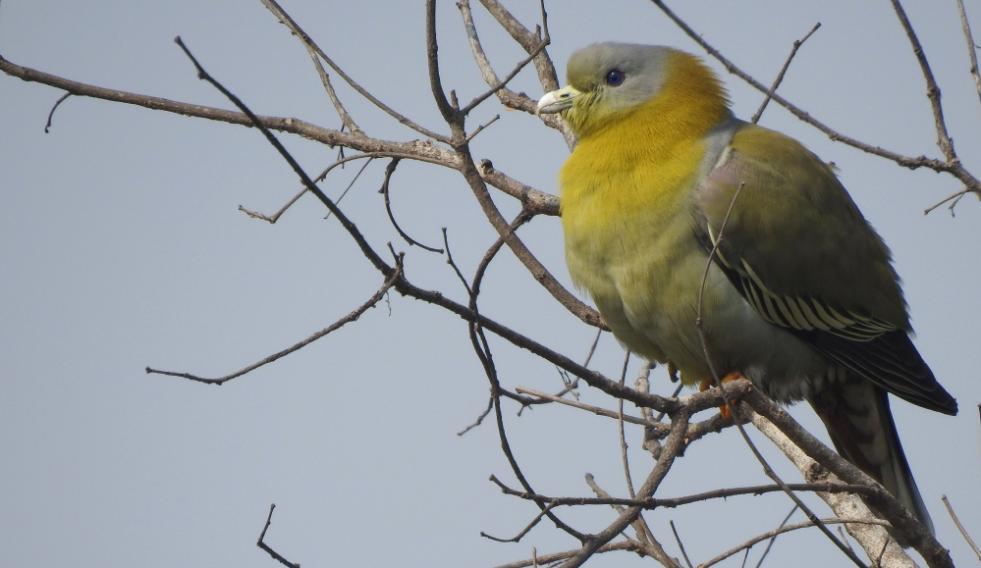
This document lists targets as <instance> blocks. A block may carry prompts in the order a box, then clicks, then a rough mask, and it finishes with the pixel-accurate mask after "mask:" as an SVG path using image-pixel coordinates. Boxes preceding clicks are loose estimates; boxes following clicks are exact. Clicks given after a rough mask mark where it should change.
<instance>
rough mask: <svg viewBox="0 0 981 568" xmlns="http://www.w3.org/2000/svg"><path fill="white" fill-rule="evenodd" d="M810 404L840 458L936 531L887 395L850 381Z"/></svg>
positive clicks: (825, 391)
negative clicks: (863, 473)
mask: <svg viewBox="0 0 981 568" xmlns="http://www.w3.org/2000/svg"><path fill="white" fill-rule="evenodd" d="M808 401H809V402H810V403H811V406H813V407H814V410H815V412H817V415H818V416H819V417H821V420H822V421H823V422H824V425H825V427H826V428H827V429H828V433H829V434H830V435H831V441H832V442H833V443H834V445H835V449H837V450H838V453H839V454H841V455H842V456H843V457H844V458H845V459H847V460H848V461H850V462H852V463H853V464H855V465H856V466H858V468H859V469H861V470H862V471H864V472H865V473H867V474H868V475H870V476H871V477H872V478H874V479H875V480H876V481H878V482H879V483H881V484H882V486H883V487H885V488H886V489H887V490H888V491H889V492H890V493H892V495H893V496H894V497H896V499H898V500H899V502H900V503H902V504H903V505H904V506H905V507H906V508H907V509H909V510H910V512H912V513H913V514H914V515H915V516H916V518H917V519H919V520H920V522H921V523H923V525H924V526H926V527H927V528H928V529H929V530H930V532H933V522H932V521H931V520H930V514H929V513H928V512H927V509H926V505H924V504H923V498H922V497H920V491H919V489H917V488H916V482H915V481H914V480H913V474H912V472H910V469H909V463H908V462H907V461H906V455H905V454H904V453H903V447H902V445H901V444H900V442H899V435H898V434H897V432H896V424H895V423H894V422H893V419H892V412H890V411H889V399H888V398H887V395H886V391H884V390H883V389H881V388H879V387H877V386H875V385H874V384H872V383H870V382H868V381H866V380H864V379H861V378H859V377H851V376H850V377H848V378H847V379H846V380H845V381H844V382H842V383H839V384H837V385H835V386H834V387H831V388H825V389H823V390H822V391H821V392H820V393H818V394H817V395H815V396H812V397H810V398H809V399H808Z"/></svg>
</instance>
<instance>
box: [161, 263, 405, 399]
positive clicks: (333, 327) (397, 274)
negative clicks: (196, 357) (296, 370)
mask: <svg viewBox="0 0 981 568" xmlns="http://www.w3.org/2000/svg"><path fill="white" fill-rule="evenodd" d="M401 276H402V268H401V266H399V267H398V268H397V269H396V270H395V271H394V272H392V274H391V276H389V277H388V279H387V280H385V283H384V284H382V286H381V288H379V289H378V290H377V291H376V292H375V293H374V294H372V295H371V297H370V298H368V300H367V301H365V302H364V303H363V304H361V305H360V306H358V307H357V308H355V309H354V310H353V311H352V312H351V313H349V314H347V315H346V316H344V317H342V318H341V319H339V320H337V321H335V322H334V323H332V324H330V325H329V326H327V327H325V328H323V329H321V330H320V331H318V332H316V333H314V334H312V335H310V336H308V337H306V338H305V339H303V340H301V341H298V342H297V343H294V344H293V345H291V346H289V347H287V348H285V349H281V350H279V351H277V352H275V353H273V354H272V355H269V356H268V357H264V358H263V359H261V360H259V361H256V362H255V363H252V364H251V365H249V366H247V367H244V368H242V369H239V370H238V371H235V372H234V373H229V374H227V375H224V376H221V377H215V378H209V377H202V376H199V375H195V374H192V373H183V372H176V371H163V370H160V369H153V368H151V367H147V368H146V372H147V374H155V375H166V376H169V377H179V378H182V379H187V380H189V381H194V382H197V383H204V384H208V385H216V386H221V385H223V384H225V383H227V382H228V381H231V380H233V379H237V378H239V377H241V376H243V375H246V374H248V373H251V372H252V371H255V370H256V369H258V368H259V367H264V366H265V365H268V364H269V363H272V362H273V361H276V360H278V359H282V358H283V357H285V356H287V355H289V354H290V353H295V352H296V351H299V350H300V349H303V348H304V347H306V346H307V345H310V344H311V343H313V342H314V341H317V340H318V339H320V338H322V337H324V336H325V335H328V334H330V333H332V332H334V331H337V330H338V329H340V328H342V327H344V326H345V325H347V324H349V323H351V322H353V321H356V320H357V319H358V318H360V317H361V315H362V314H364V313H365V312H366V311H368V308H372V307H374V306H375V304H377V303H378V302H379V301H381V299H382V298H383V297H384V296H385V294H386V293H388V291H389V289H391V288H392V287H393V286H395V282H396V281H397V280H398V279H399V278H401Z"/></svg>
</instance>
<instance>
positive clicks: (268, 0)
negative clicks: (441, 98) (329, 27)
mask: <svg viewBox="0 0 981 568" xmlns="http://www.w3.org/2000/svg"><path fill="white" fill-rule="evenodd" d="M262 4H263V5H264V6H265V7H266V9H268V10H269V11H270V12H272V14H273V15H274V16H276V18H277V19H278V20H279V21H280V23H282V24H283V25H284V26H286V27H287V28H289V30H290V31H291V32H292V33H293V34H294V35H296V36H297V37H298V38H300V41H302V42H303V44H304V45H305V46H307V48H308V49H312V50H313V51H314V52H315V53H316V54H317V55H318V56H320V58H321V59H323V61H324V63H326V64H327V65H328V66H329V67H330V68H331V69H333V70H334V72H335V73H337V74H338V75H340V77H341V78H342V79H344V81H345V82H346V83H347V84H348V85H350V86H351V88H352V89H354V90H355V91H357V92H358V94H359V95H361V96H362V97H364V98H365V99H367V100H368V101H370V102H371V104H373V105H375V106H376V107H378V108H379V109H381V110H382V111H384V112H385V113H386V114H388V115H389V116H391V117H392V118H394V119H395V120H397V121H399V122H400V123H401V124H403V125H405V126H407V127H409V128H411V129H412V130H415V131H416V132H418V133H419V134H422V135H423V136H427V137H429V138H432V139H433V140H439V141H440V142H444V143H447V144H448V143H449V141H450V139H449V138H448V137H447V136H444V135H442V134H439V133H437V132H434V131H432V130H429V129H428V128H425V127H423V126H421V125H420V124H418V123H416V122H415V121H413V120H411V119H409V118H408V117H406V116H405V115H403V114H401V113H399V112H397V111H395V110H394V109H393V108H392V107H390V106H388V105H386V104H385V103H383V102H382V101H381V100H379V99H378V98H377V97H375V96H374V95H373V94H371V92H369V91H368V90H367V89H365V88H364V87H362V86H361V85H360V84H358V82H357V81H355V80H354V79H352V78H351V76H350V75H348V74H347V73H346V72H345V71H344V69H342V68H341V67H340V66H339V65H337V63H334V60H333V59H331V58H330V57H328V56H327V54H326V53H324V50H322V49H320V46H319V45H317V42H315V41H313V38H311V37H310V36H309V35H308V34H307V32H305V31H303V28H301V27H300V26H299V24H297V23H296V22H295V21H294V20H293V18H292V17H291V16H290V15H289V14H288V13H286V11H285V10H283V8H282V7H281V6H280V5H279V4H278V3H277V2H276V0H262ZM342 120H343V119H342ZM354 133H355V134H356V132H354Z"/></svg>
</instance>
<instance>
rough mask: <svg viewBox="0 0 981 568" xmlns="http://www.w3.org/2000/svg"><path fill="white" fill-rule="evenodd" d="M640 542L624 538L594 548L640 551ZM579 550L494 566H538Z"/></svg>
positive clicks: (597, 552) (505, 567) (601, 551)
mask: <svg viewBox="0 0 981 568" xmlns="http://www.w3.org/2000/svg"><path fill="white" fill-rule="evenodd" d="M639 546H640V543H638V542H636V541H632V540H625V541H621V542H614V543H610V544H605V545H603V546H601V547H599V548H598V549H597V550H596V554H602V553H605V552H613V551H617V550H624V551H629V552H640V549H639ZM578 552H579V549H578V548H577V549H575V550H568V551H566V552H557V553H555V554H545V555H539V556H535V557H534V558H532V559H530V560H520V561H518V562H509V563H508V564H501V565H499V566H496V567H495V568H529V567H536V568H537V567H538V566H545V565H550V564H554V563H556V562H559V561H561V560H566V559H568V558H571V557H573V556H575V555H576V554H577V553H578Z"/></svg>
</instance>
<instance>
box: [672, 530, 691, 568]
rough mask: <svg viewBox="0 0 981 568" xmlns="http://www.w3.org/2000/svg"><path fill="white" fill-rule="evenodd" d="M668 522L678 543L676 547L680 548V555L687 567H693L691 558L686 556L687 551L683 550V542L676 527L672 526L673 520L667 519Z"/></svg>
mask: <svg viewBox="0 0 981 568" xmlns="http://www.w3.org/2000/svg"><path fill="white" fill-rule="evenodd" d="M668 523H669V524H670V525H671V533H672V534H674V541H675V542H677V543H678V548H679V549H680V550H681V556H682V557H683V558H684V559H685V564H686V565H687V566H688V568H694V566H692V564H691V558H688V551H686V550H685V543H683V542H681V536H680V535H679V534H678V529H677V528H675V526H674V521H668Z"/></svg>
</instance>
